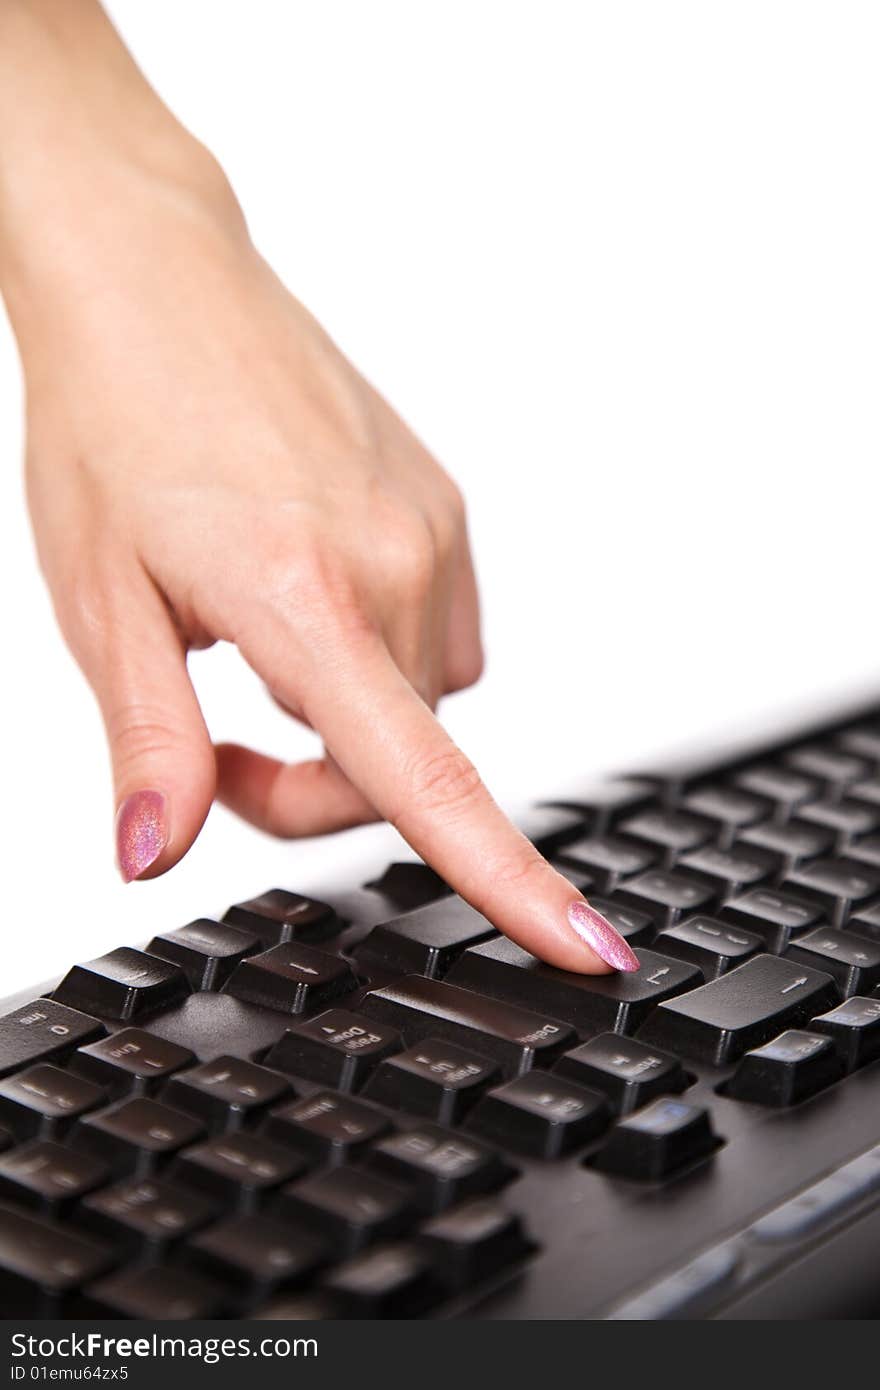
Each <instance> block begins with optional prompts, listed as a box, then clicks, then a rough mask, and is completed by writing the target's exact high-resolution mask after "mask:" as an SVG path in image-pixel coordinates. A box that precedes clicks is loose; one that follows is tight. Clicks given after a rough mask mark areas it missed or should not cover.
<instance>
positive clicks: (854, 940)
mask: <svg viewBox="0 0 880 1390" xmlns="http://www.w3.org/2000/svg"><path fill="white" fill-rule="evenodd" d="M785 954H786V956H787V958H788V959H789V960H792V961H795V962H797V963H798V964H800V965H811V966H812V967H813V968H814V969H815V970H825V971H827V973H828V974H829V975H830V976H831V978H832V979H833V980H836V981H837V983H838V985H839V987H840V992H841V994H843V995H844V997H845V998H848V997H849V996H850V995H851V994H869V993H870V991H871V990H872V989H873V988H874V985H876V984H880V943H878V942H875V941H867V940H866V939H865V938H864V937H861V936H855V935H853V933H852V932H848V931H831V930H830V929H829V928H828V927H819V928H818V930H816V931H811V932H807V934H806V936H799V937H798V939H797V941H796V942H795V943H794V945H793V946H789V948H788V950H787V951H786V953H785Z"/></svg>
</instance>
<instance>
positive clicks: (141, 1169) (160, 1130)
mask: <svg viewBox="0 0 880 1390" xmlns="http://www.w3.org/2000/svg"><path fill="white" fill-rule="evenodd" d="M203 1133H204V1127H203V1125H202V1124H201V1122H200V1121H199V1120H197V1119H195V1118H193V1117H192V1116H190V1115H184V1114H182V1113H181V1112H180V1111H179V1110H172V1108H171V1106H170V1105H162V1104H161V1103H160V1102H159V1101H157V1100H148V1099H145V1098H141V1097H137V1098H136V1099H133V1100H123V1101H120V1102H119V1103H118V1104H117V1105H114V1106H111V1107H110V1108H109V1109H107V1110H100V1111H99V1112H98V1113H97V1114H96V1115H84V1116H83V1118H82V1119H81V1120H78V1121H77V1123H76V1125H75V1127H74V1130H73V1133H72V1142H73V1143H74V1144H75V1145H76V1147H77V1148H78V1149H81V1150H86V1151H87V1152H89V1153H92V1154H95V1155H97V1157H98V1158H100V1159H102V1160H104V1161H105V1162H106V1163H109V1164H110V1165H111V1167H113V1168H114V1169H116V1170H117V1171H118V1172H120V1173H133V1174H134V1175H135V1176H137V1177H145V1176H146V1175H147V1174H150V1173H153V1172H154V1171H155V1170H156V1169H157V1168H158V1167H159V1166H160V1165H161V1164H162V1163H163V1162H165V1161H166V1160H167V1159H169V1158H171V1157H172V1156H173V1155H174V1154H175V1153H177V1151H178V1149H183V1148H185V1147H186V1146H187V1144H193V1143H195V1141H196V1140H197V1139H200V1138H201V1137H202V1134H203Z"/></svg>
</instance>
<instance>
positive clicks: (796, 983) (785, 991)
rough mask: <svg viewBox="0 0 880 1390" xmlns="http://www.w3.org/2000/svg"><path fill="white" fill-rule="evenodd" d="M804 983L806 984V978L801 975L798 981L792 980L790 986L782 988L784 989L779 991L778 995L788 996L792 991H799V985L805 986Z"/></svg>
mask: <svg viewBox="0 0 880 1390" xmlns="http://www.w3.org/2000/svg"><path fill="white" fill-rule="evenodd" d="M806 983H807V977H806V975H801V976H800V978H799V979H797V980H792V982H791V984H790V985H786V986H785V987H784V989H781V990H780V991H779V993H780V994H790V993H791V991H792V990H793V989H800V987H801V985H805V984H806Z"/></svg>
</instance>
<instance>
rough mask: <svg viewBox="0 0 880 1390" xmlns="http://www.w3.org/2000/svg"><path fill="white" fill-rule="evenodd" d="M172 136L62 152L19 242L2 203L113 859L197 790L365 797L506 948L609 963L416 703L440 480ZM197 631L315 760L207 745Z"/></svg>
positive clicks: (264, 808) (32, 439) (426, 667)
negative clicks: (107, 151)
mask: <svg viewBox="0 0 880 1390" xmlns="http://www.w3.org/2000/svg"><path fill="white" fill-rule="evenodd" d="M191 143H192V145H193V148H192V150H190V149H189V147H187V153H186V155H185V157H184V156H183V155H180V156H178V154H177V150H178V147H177V146H174V149H175V156H174V158H173V159H169V158H168V156H167V148H166V146H164V145H163V146H162V151H163V157H162V158H161V159H158V160H157V159H154V160H152V161H149V160H144V159H142V158H128V157H123V156H122V155H120V154H119V153H118V152H114V154H113V156H112V157H110V156H105V155H103V154H102V155H101V156H99V157H96V158H94V159H93V160H92V162H90V163H89V165H88V167H87V168H83V167H79V168H77V169H76V170H75V176H74V177H73V178H72V179H71V182H70V185H69V186H68V187H67V188H65V190H64V203H63V206H64V216H63V218H62V219H60V220H59V219H58V218H53V219H51V221H50V222H49V224H48V225H46V224H41V226H40V227H39V229H38V230H37V231H36V232H34V230H33V228H32V229H31V235H30V239H29V240H28V238H27V237H24V236H23V235H20V236H18V237H17V236H16V234H15V226H16V218H15V216H13V217H12V218H11V219H10V222H9V225H11V227H12V229H13V230H12V232H11V233H10V232H9V230H8V228H7V234H6V238H5V255H4V258H3V261H2V262H0V264H2V266H3V268H4V289H5V293H6V297H7V302H8V305H9V308H10V313H11V316H12V319H13V323H14V326H15V328H16V332H17V335H18V338H19V343H20V347H21V352H22V359H23V363H24V368H25V375H26V382H27V417H28V418H27V426H28V457H27V477H28V492H29V499H30V506H31V511H32V516H33V524H34V530H35V533H36V539H37V545H38V550H39V556H40V560H41V564H42V566H43V569H44V572H45V575H46V578H47V580H48V583H49V587H50V589H51V592H52V595H53V599H54V602H55V607H56V611H57V613H58V617H59V621H60V624H61V627H62V629H63V631H64V634H65V636H66V638H67V641H68V643H69V644H70V647H71V649H72V650H73V652H74V654H75V656H76V659H77V660H78V662H79V663H80V665H81V666H82V668H83V670H84V672H85V674H86V676H87V678H88V679H89V681H90V683H91V685H92V686H93V688H94V690H95V693H96V695H97V698H98V701H99V702H100V706H101V710H102V713H103V717H104V722H105V726H106V731H107V738H108V741H109V745H110V750H111V754H112V761H113V772H114V780H115V791H116V804H117V807H118V819H117V826H118V856H119V862H120V867H121V870H122V872H123V874H124V876H125V877H126V878H127V879H131V878H141V877H150V876H152V875H154V874H159V873H163V872H164V871H165V870H167V869H168V868H170V867H171V866H172V865H173V864H174V863H175V862H176V861H177V860H178V859H179V858H180V857H181V855H183V854H185V853H186V851H187V849H188V848H189V846H190V845H191V844H192V842H193V840H194V839H195V837H196V835H197V834H198V832H199V830H200V828H201V825H202V823H203V821H204V819H205V816H206V814H207V812H208V809H209V808H210V805H211V802H212V800H213V798H214V796H215V795H219V796H220V798H221V799H222V800H223V801H224V802H225V803H226V804H227V805H229V806H231V807H233V808H234V809H235V810H236V811H238V812H239V813H240V814H242V815H243V816H245V817H246V818H247V819H248V820H250V821H252V822H253V823H254V824H256V825H259V826H261V827H263V828H265V829H266V830H269V831H271V832H273V833H275V834H279V835H287V836H296V835H309V834H317V833H323V832H326V831H330V830H335V829H338V828H341V827H343V826H350V825H353V824H357V823H358V822H363V821H368V820H372V819H374V818H376V817H377V816H382V817H385V818H386V819H387V820H389V821H391V822H392V824H394V825H395V826H396V827H397V828H398V829H399V830H400V832H401V833H402V834H403V835H404V836H405V838H406V839H407V840H408V841H409V843H410V844H411V845H412V846H413V847H414V848H415V849H416V850H417V851H418V853H419V854H421V855H422V856H423V857H424V858H425V859H426V860H427V861H428V862H429V863H430V864H431V865H433V867H434V868H435V869H436V870H437V871H438V872H439V873H440V874H441V876H442V877H443V878H444V879H445V880H446V881H447V882H448V883H449V884H450V885H451V886H452V887H453V888H455V889H456V890H457V891H458V892H459V893H461V894H462V895H463V896H464V897H465V898H467V899H468V901H469V902H471V903H473V904H474V906H476V907H477V908H478V909H479V910H480V911H482V912H484V913H485V914H486V915H487V916H488V917H489V918H490V919H491V920H492V921H493V922H494V923H495V924H496V925H497V926H498V927H500V928H501V929H502V930H503V931H505V932H507V933H508V935H510V936H511V937H513V938H514V939H515V940H517V941H519V942H520V943H521V944H522V945H523V946H526V947H528V948H529V949H530V950H532V951H535V952H536V953H538V954H539V955H541V956H543V957H544V958H545V959H547V960H549V961H551V962H553V963H554V964H556V965H559V966H562V967H565V968H567V969H572V970H580V971H602V970H605V969H606V968H607V967H606V965H605V963H604V962H605V961H607V962H609V963H610V964H611V965H613V966H616V967H618V968H623V969H631V968H634V965H635V958H634V957H633V956H632V953H631V952H629V950H628V948H627V947H626V946H625V944H624V943H623V942H622V940H621V939H620V938H619V937H618V936H617V934H616V933H615V932H614V931H613V929H612V928H611V927H610V926H609V925H608V924H607V923H605V922H604V919H602V918H601V917H599V915H598V914H595V913H592V912H591V910H590V909H588V908H587V907H586V905H585V904H584V903H583V901H582V900H580V899H579V898H578V896H577V895H576V894H575V892H574V891H573V889H572V887H571V885H570V884H569V883H568V882H567V881H566V880H565V879H564V878H563V877H562V876H561V875H559V874H558V873H557V872H556V871H555V870H554V869H553V868H552V867H551V866H550V865H549V864H547V863H546V861H545V860H544V859H543V858H542V857H541V856H540V855H539V854H538V853H537V851H536V850H535V849H534V848H533V847H532V846H531V845H530V844H529V843H528V842H527V841H526V840H525V839H524V838H523V836H521V835H520V834H519V832H518V831H517V830H515V829H514V827H513V826H512V825H511V824H510V823H509V821H508V820H507V819H506V817H505V816H504V815H503V814H502V812H501V811H500V810H499V808H498V807H497V806H496V804H495V803H494V802H493V801H492V799H491V797H490V796H489V794H488V792H487V791H486V789H485V787H484V786H483V784H482V782H481V781H480V778H479V776H478V775H477V772H476V771H475V769H474V767H473V766H472V765H471V764H470V762H468V760H467V759H466V758H465V756H464V755H463V754H462V752H461V751H460V750H459V749H458V748H457V747H456V746H455V745H454V744H453V743H452V742H451V740H450V739H449V737H448V736H447V735H446V733H445V732H444V731H443V729H442V728H441V726H440V725H439V723H438V722H437V720H436V718H435V716H434V713H433V710H434V708H435V706H436V704H437V701H438V700H439V698H440V697H441V695H443V694H444V693H445V692H447V691H451V690H457V689H459V688H461V687H462V686H466V685H469V684H470V683H471V682H472V681H474V680H476V678H477V677H478V675H479V673H480V670H481V667H482V659H483V658H482V649H481V644H480V633H479V617H478V603H477V594H476V586H475V582H474V572H473V567H472V563H471V557H470V553H469V548H468V539H467V531H466V525H465V516H464V507H463V504H462V499H461V496H460V494H459V492H458V491H457V489H456V488H455V486H454V485H453V484H452V482H451V481H450V479H449V478H448V476H447V475H446V474H445V472H444V471H443V469H442V468H441V467H440V466H439V465H438V464H437V462H436V461H435V460H434V459H433V458H432V457H431V456H430V454H428V452H427V451H426V450H425V449H424V447H423V446H422V445H421V444H420V443H419V442H418V440H417V439H415V438H414V437H413V435H412V434H411V433H410V431H409V430H408V429H407V428H406V427H405V426H404V425H403V424H402V422H401V421H400V420H399V419H398V417H397V416H396V415H395V414H394V413H393V411H392V410H391V409H390V408H389V407H388V405H387V404H386V403H385V402H384V401H383V400H382V399H381V398H380V397H379V396H378V395H377V394H376V392H375V391H374V390H373V389H372V388H371V387H370V386H369V385H368V384H367V383H366V382H365V381H364V380H363V379H362V378H361V377H360V376H359V375H358V373H357V372H356V371H355V370H354V369H353V368H352V366H351V365H350V364H349V363H348V362H347V361H346V360H345V359H344V357H342V355H341V354H340V353H339V352H338V350H337V349H336V348H335V347H334V345H333V343H332V342H331V341H330V340H329V339H328V337H327V335H326V334H325V333H324V332H323V331H322V329H321V328H320V327H319V326H318V324H317V323H316V322H315V321H314V320H313V319H312V318H311V317H310V315H309V314H308V313H307V312H306V311H305V310H304V309H303V307H302V306H301V305H300V304H299V303H298V302H297V301H296V300H295V299H293V298H292V296H291V295H290V294H288V293H287V291H286V290H285V289H284V287H283V286H282V285H281V284H280V283H279V281H278V280H277V279H276V277H275V276H274V274H273V273H272V272H271V270H270V269H269V268H268V266H267V265H266V264H265V263H264V262H263V261H262V260H261V258H260V257H259V255H258V254H257V253H256V251H255V250H254V248H253V246H252V244H251V242H250V239H249V237H248V234H247V230H246V227H245V224H244V221H243V218H242V216H241V213H240V210H239V208H238V206H237V204H236V202H235V199H234V197H233V196H232V193H231V190H230V189H229V187H228V185H227V184H226V181H225V179H224V178H223V176H222V174H221V173H220V171H219V170H218V169H217V166H216V165H215V164H214V163H213V161H212V160H211V159H210V158H209V157H208V156H206V155H205V152H204V151H202V150H201V149H200V147H196V146H195V145H194V142H191ZM180 148H183V147H180ZM62 178H63V174H62ZM44 196H48V195H44ZM35 200H36V201H37V202H39V194H38V193H37V194H35V193H34V191H33V187H32V186H31V187H30V202H31V205H33V203H34V201H35ZM20 202H21V200H20V199H19V200H18V204H19V205H20ZM218 639H223V640H226V641H229V642H233V643H235V644H236V646H237V647H238V648H239V650H240V651H241V653H242V654H243V656H244V657H245V659H246V660H247V661H248V662H249V664H250V665H251V666H252V667H253V669H254V670H255V671H256V672H257V673H258V674H259V675H260V676H261V677H262V678H263V679H264V680H265V681H266V683H267V684H268V686H269V688H270V689H271V691H272V692H273V694H274V695H275V697H276V698H277V699H278V700H279V702H280V703H281V704H282V705H283V706H284V707H285V708H286V709H287V710H289V711H290V713H291V715H292V716H294V717H295V718H297V719H300V720H302V721H304V722H306V723H307V724H309V725H310V726H311V727H312V728H314V729H315V730H316V731H317V732H318V733H319V734H320V736H321V738H322V740H323V742H324V745H325V749H326V755H325V757H324V758H323V759H321V760H318V761H312V762H305V763H299V764H295V765H292V766H285V765H284V764H282V763H279V762H277V761H275V760H274V759H271V758H267V757H264V756H262V755H261V754H259V753H257V752H254V751H251V750H249V749H246V748H241V747H234V746H229V745H227V746H223V747H219V748H217V749H215V748H214V747H213V746H212V743H211V739H210V737H209V734H208V731H207V729H206V727H205V723H204V720H203V718H202V714H201V711H200V709H199V705H198V702H197V700H196V696H195V693H194V691H193V688H192V685H191V683H190V680H189V676H188V673H187V667H186V653H187V650H188V649H190V648H192V647H199V646H204V645H207V644H209V643H211V642H213V641H215V640H218ZM603 957H604V960H603Z"/></svg>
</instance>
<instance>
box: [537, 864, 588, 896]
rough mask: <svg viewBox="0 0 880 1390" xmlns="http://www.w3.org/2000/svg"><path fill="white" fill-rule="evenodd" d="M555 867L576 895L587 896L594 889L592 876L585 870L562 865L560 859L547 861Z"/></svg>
mask: <svg viewBox="0 0 880 1390" xmlns="http://www.w3.org/2000/svg"><path fill="white" fill-rule="evenodd" d="M547 862H548V863H549V864H552V865H553V868H554V869H555V870H556V872H557V873H558V874H562V877H563V878H565V879H567V880H568V882H569V883H570V884H571V886H572V888H573V889H574V890H575V892H576V893H582V894H587V893H588V892H589V891H590V889H591V888H592V887H593V879H592V877H591V876H590V874H587V873H584V871H583V869H576V868H575V867H574V865H573V864H562V863H560V861H559V860H558V859H549V860H548V861H547Z"/></svg>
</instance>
